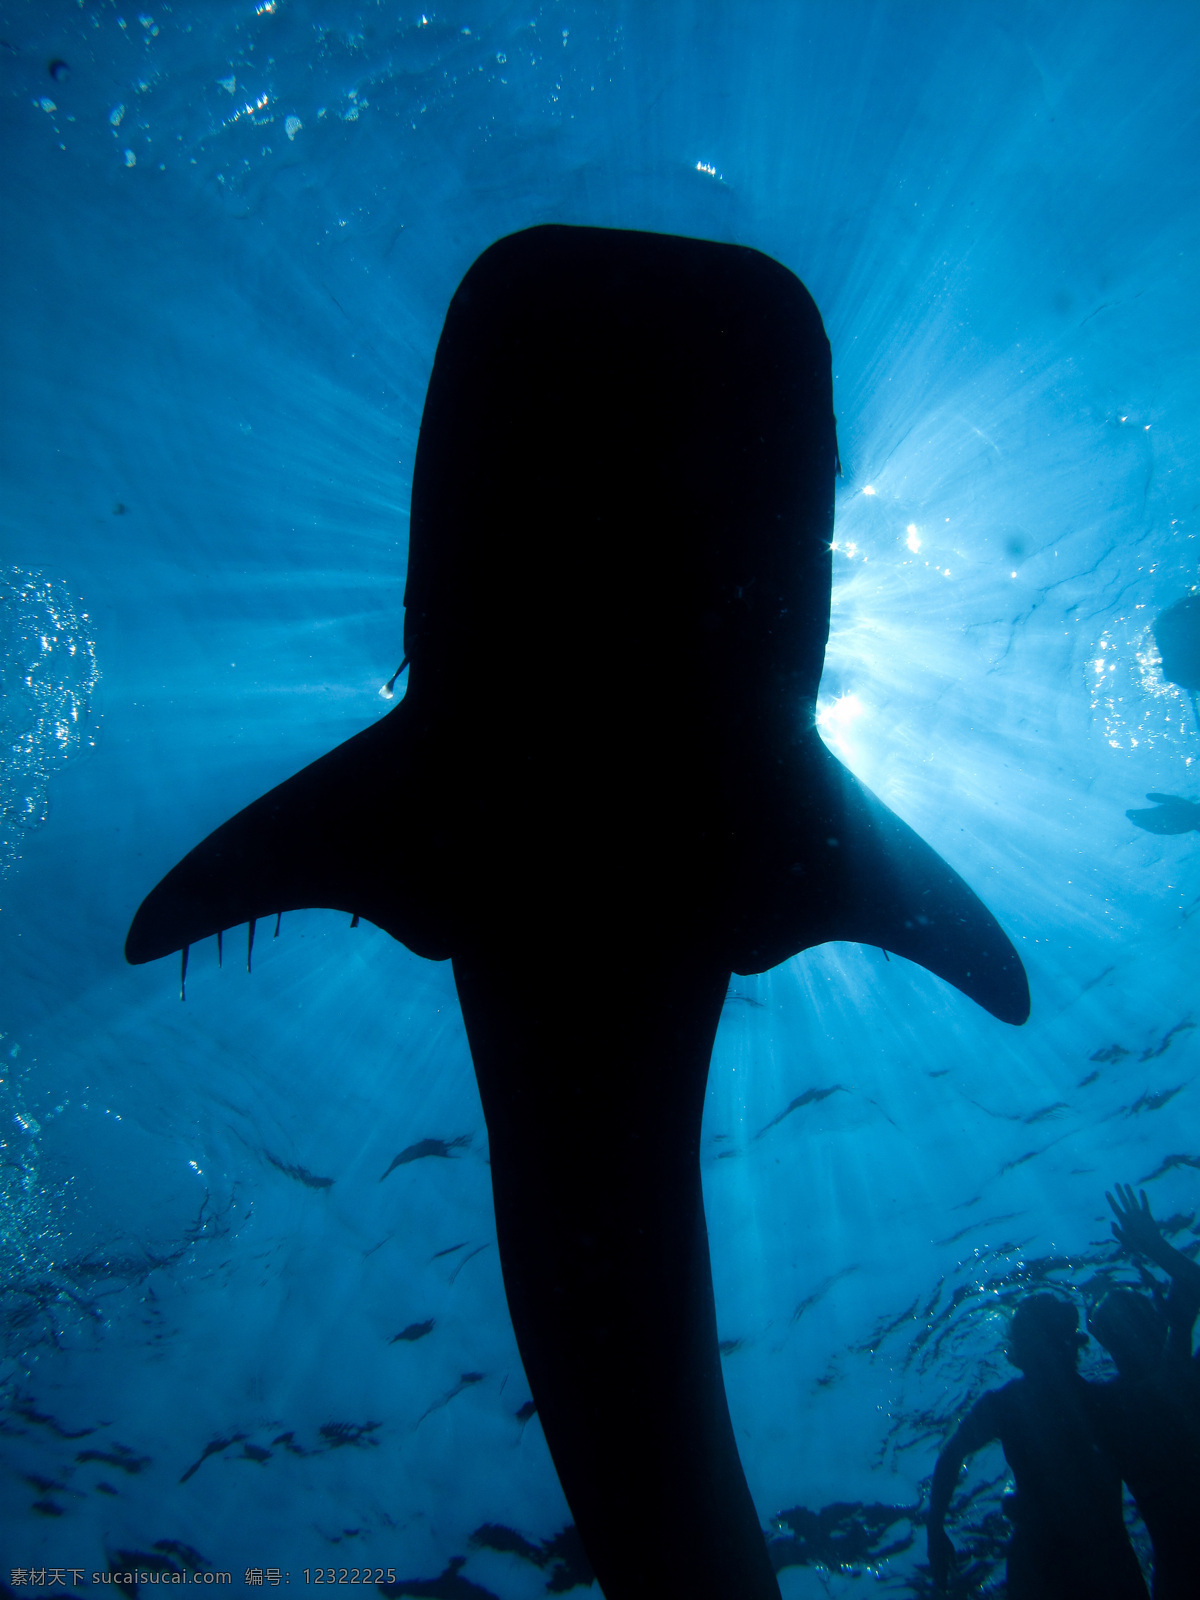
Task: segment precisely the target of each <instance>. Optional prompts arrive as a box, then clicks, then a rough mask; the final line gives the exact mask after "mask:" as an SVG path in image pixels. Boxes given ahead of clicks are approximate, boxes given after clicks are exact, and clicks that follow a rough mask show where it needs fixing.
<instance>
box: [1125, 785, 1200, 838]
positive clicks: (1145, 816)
mask: <svg viewBox="0 0 1200 1600" xmlns="http://www.w3.org/2000/svg"><path fill="white" fill-rule="evenodd" d="M1146 799H1147V800H1150V801H1152V802H1153V804H1154V810H1153V811H1127V812H1126V813H1125V815H1126V816H1127V817H1128V818H1129V820H1130V822H1136V823H1137V825H1138V827H1139V828H1145V830H1146V832H1147V833H1191V832H1192V831H1193V829H1194V830H1195V831H1196V832H1200V804H1197V802H1196V801H1195V800H1185V799H1184V798H1183V796H1182V795H1179V794H1148V795H1147V796H1146Z"/></svg>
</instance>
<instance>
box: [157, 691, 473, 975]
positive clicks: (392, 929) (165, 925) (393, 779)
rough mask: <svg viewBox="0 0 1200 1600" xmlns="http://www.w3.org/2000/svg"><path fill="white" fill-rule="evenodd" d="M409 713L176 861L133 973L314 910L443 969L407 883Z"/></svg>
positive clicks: (381, 724) (410, 875) (401, 709)
mask: <svg viewBox="0 0 1200 1600" xmlns="http://www.w3.org/2000/svg"><path fill="white" fill-rule="evenodd" d="M407 720H408V718H407V713H406V708H405V702H403V701H402V702H401V704H400V705H399V706H397V708H396V709H395V710H394V711H392V712H390V713H389V714H388V715H387V716H385V717H382V718H381V719H380V720H379V721H378V722H375V723H373V724H372V725H371V726H370V727H369V728H366V729H364V730H363V732H362V733H359V734H356V735H355V736H354V738H352V739H348V740H347V741H346V743H345V744H342V745H339V746H338V747H337V749H335V750H331V751H330V752H329V754H328V755H325V756H322V757H321V758H320V760H318V761H314V762H313V763H312V765H311V766H308V767H305V768H304V770H303V771H301V772H298V773H297V774H296V775H295V776H294V777H292V778H289V779H288V780H287V781H286V782H285V783H281V784H279V785H278V787H277V788H274V789H272V790H270V792H269V793H267V794H265V795H263V796H262V797H261V799H259V800H256V801H254V803H253V804H252V805H249V806H247V807H246V808H245V810H244V811H239V812H238V814H237V815H236V816H234V817H231V818H230V820H229V821H228V822H226V823H224V824H223V825H222V826H221V827H219V828H218V829H217V830H216V831H215V832H214V833H210V834H209V836H208V838H207V839H205V840H203V841H202V842H201V843H200V844H198V845H197V846H196V848H195V849H194V850H192V851H190V852H189V854H188V855H186V856H184V858H183V860H182V861H180V862H179V864H178V865H177V866H175V867H173V868H172V869H171V871H170V872H168V873H167V875H166V877H165V878H163V880H162V881H161V883H159V884H158V885H157V886H156V887H155V888H154V889H152V890H151V892H150V893H149V894H148V895H147V896H146V898H145V900H143V902H142V904H141V906H140V907H139V908H138V912H137V915H136V916H135V917H134V919H133V924H132V926H131V927H130V929H129V934H128V937H127V938H126V941H125V958H126V960H127V961H130V962H132V963H134V964H135V965H137V964H140V963H142V962H146V961H155V960H157V959H158V958H159V957H161V956H166V955H171V954H173V953H174V952H175V951H178V950H186V948H187V946H188V945H191V944H196V943H197V942H198V941H199V940H201V939H205V938H208V937H210V936H211V935H213V934H216V935H218V936H219V935H220V934H221V932H222V930H223V929H225V928H232V927H236V926H238V925H239V924H241V923H248V924H249V925H250V927H251V928H253V926H254V924H255V922H256V921H262V920H263V919H264V918H266V917H278V916H279V915H281V914H282V913H283V912H285V911H297V910H301V909H303V908H305V907H310V906H322V907H326V908H328V909H331V910H335V911H344V912H346V913H348V914H349V915H350V916H351V917H353V918H354V919H355V921H357V920H358V918H359V917H364V918H366V919H367V920H368V921H370V922H374V923H376V924H377V925H378V926H379V927H381V928H383V929H384V930H385V931H386V932H387V933H390V934H392V935H393V936H394V937H395V938H397V939H399V940H401V941H402V942H403V943H404V944H406V945H408V946H409V948H410V949H412V950H415V951H416V952H417V953H418V954H419V955H423V956H428V957H430V958H431V959H433V960H444V959H445V958H446V957H447V956H448V955H449V953H450V952H449V950H448V949H447V948H444V946H443V943H442V940H441V937H440V934H439V931H438V930H437V929H436V928H435V927H434V924H433V921H432V919H431V918H430V917H429V916H427V915H423V914H422V911H421V909H420V908H421V907H423V906H425V905H427V904H428V903H429V897H428V895H427V894H426V893H423V892H422V885H420V884H419V883H418V882H416V881H415V872H416V869H417V868H418V867H419V859H418V858H417V857H416V856H415V854H414V852H412V851H411V850H409V851H403V850H401V849H400V848H399V846H398V842H397V841H398V840H399V838H400V837H401V836H402V835H406V834H407V833H408V832H409V829H408V827H407V826H406V824H408V823H409V821H410V820H411V819H409V818H408V817H406V816H405V815H404V809H405V807H406V805H411V804H412V803H413V802H412V801H406V799H405V797H406V796H409V795H411V794H412V793H413V788H414V786H413V784H412V781H411V769H412V767H413V764H414V763H413V756H412V752H411V741H410V740H408V739H406V738H404V737H402V736H401V735H402V734H404V733H407V732H409V731H410V730H409V729H408V728H406V727H405V726H404V724H405V723H406V721H407Z"/></svg>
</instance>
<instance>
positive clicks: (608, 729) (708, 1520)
mask: <svg viewBox="0 0 1200 1600" xmlns="http://www.w3.org/2000/svg"><path fill="white" fill-rule="evenodd" d="M836 460H837V444H836V438H835V433H834V416H833V396H832V383H831V369H830V354H829V344H828V341H827V339H826V337H825V331H824V328H823V327H822V324H821V319H820V316H819V314H818V312H817V309H816V307H815V306H814V304H813V302H812V300H811V299H810V298H809V295H808V293H807V291H806V290H805V289H804V286H803V285H802V284H801V283H800V282H799V280H798V279H797V278H795V277H794V276H793V275H792V274H791V273H790V272H788V271H787V270H786V269H785V268H784V267H782V266H780V265H779V264H778V263H777V262H775V261H772V260H771V259H769V258H768V257H766V256H763V255H760V254H759V253H758V252H756V251H753V250H748V249H743V248H740V247H736V246H732V245H724V244H710V243H706V242H702V241H699V240H695V239H681V238H674V237H667V236H663V235H657V234H649V233H627V232H610V231H607V230H601V229H593V228H567V227H542V228H534V229H531V230H530V231H528V232H525V233H519V234H515V235H513V236H511V237H509V238H506V239H502V240H501V241H500V242H499V243H497V244H495V245H493V246H492V247H491V248H490V249H489V250H487V251H486V252H485V253H484V254H483V255H482V256H481V257H480V258H479V259H478V261H476V263H475V264H474V266H473V267H472V268H471V269H470V271H469V272H468V273H467V275H466V277H465V278H464V280H463V282H462V284H461V285H460V286H459V289H458V291H457V292H456V294H455V296H454V299H453V301H452V302H451V305H450V309H449V312H448V313H447V317H446V323H445V327H444V329H443V332H442V337H441V341H440V343H439V345H438V350H437V356H436V359H435V361H434V366H433V373H432V376H431V378H430V383H429V391H428V395H427V398H426V402H425V412H424V417H423V419H422V423H421V434H420V441H419V446H418V451H417V458H416V464H415V472H414V479H413V500H412V526H411V541H410V548H409V566H408V584H407V589H406V592H405V607H406V611H405V623H404V649H405V654H406V656H407V657H408V658H409V659H410V661H411V666H410V669H409V672H410V677H409V685H408V691H407V694H406V695H405V697H404V699H403V700H402V701H401V702H400V704H399V705H398V706H397V707H396V708H395V710H393V711H391V712H390V713H388V714H387V715H386V716H384V717H382V718H381V719H380V720H379V721H378V722H376V723H375V724H374V725H373V726H371V727H369V728H367V729H365V730H364V731H363V732H362V733H360V734H358V735H357V736H356V737H354V738H352V739H350V740H349V741H348V742H347V743H346V744H344V745H342V746H340V747H339V748H338V749H336V750H334V751H332V752H331V753H330V754H329V755H326V756H324V757H322V758H321V759H320V760H319V761H316V762H314V763H313V765H312V766H310V767H308V768H306V769H305V770H304V771H303V772H301V773H299V774H298V775H297V776H296V777H293V778H291V779H289V780H288V781H287V782H286V783H283V784H281V785H280V786H279V787H278V788H277V789H274V790H272V791H271V793H270V794H268V795H265V796H264V797H263V798H262V799H260V800H258V801H256V802H255V803H254V804H253V805H251V806H249V807H248V808H247V809H246V810H245V811H243V812H241V813H240V814H239V815H238V816H236V817H234V818H233V819H232V821H230V822H227V823H226V824H225V825H224V826H223V827H221V828H218V829H217V831H216V832H215V833H214V834H212V835H211V836H210V837H209V838H208V839H206V840H205V841H204V843H203V844H201V845H199V846H198V847H197V848H196V849H195V850H194V851H193V852H192V853H191V854H190V855H189V856H187V857H186V858H185V859H184V860H183V861H182V862H180V864H179V865H178V866H177V867H175V868H174V870H173V871H171V872H170V873H168V875H167V876H166V877H165V878H164V879H163V881H162V882H161V883H160V884H159V885H158V887H157V888H156V889H155V890H154V891H153V892H152V893H151V894H150V895H149V896H148V898H147V899H146V901H145V902H144V903H143V905H142V907H141V909H140V910H139V911H138V913H137V916H136V918H135V919H134V922H133V926H132V928H131V929H130V932H129V938H128V941H127V945H126V953H127V955H128V958H129V959H130V960H131V961H135V962H137V961H149V960H153V959H155V958H156V957H159V956H163V955H166V954H168V953H170V952H172V951H177V950H180V949H181V948H183V949H185V950H186V946H187V945H188V944H190V943H193V942H195V941H196V940H199V939H202V938H205V937H206V936H208V935H211V934H214V933H216V932H217V930H218V929H220V928H226V927H230V926H232V925H234V924H237V923H239V922H248V923H250V925H251V928H253V924H254V920H255V919H257V918H262V917H266V916H269V915H272V914H275V913H277V912H280V911H286V910H290V909H292V908H293V907H301V906H329V907H334V908H337V909H340V910H342V911H345V912H349V913H351V914H353V915H355V916H358V915H361V916H362V917H364V918H367V919H369V920H370V921H372V922H374V923H376V924H377V925H378V926H379V927H381V928H384V929H386V931H387V932H389V933H391V934H392V935H394V936H395V937H396V938H397V939H400V940H402V941H403V942H404V943H405V944H406V945H408V946H409V947H410V948H411V949H412V950H414V951H416V952H417V953H418V954H420V955H423V956H428V957H430V958H432V959H435V960H440V959H444V958H446V957H450V958H452V960H453V963H454V976H455V982H456V984H457V987H458V993H459V997H460V1000H461V1003H462V1010H463V1016H464V1019H465V1022H466V1028H467V1036H468V1039H469V1042H470V1046H471V1053H472V1056H473V1059H474V1063H475V1071H476V1075H477V1078H478V1083H479V1090H480V1095H481V1097H482V1102H483V1109H484V1114H485V1117H486V1119H487V1125H488V1133H489V1139H490V1156H491V1173H492V1188H493V1195H494V1200H495V1209H496V1229H497V1237H498V1243H499V1249H500V1257H501V1262H502V1266H503V1270H504V1282H505V1288H506V1291H507V1295H508V1304H509V1309H510V1311H511V1314H512V1320H513V1326H514V1328H515V1331H516V1336H517V1341H518V1344H519V1346H520V1351H521V1356H522V1359H523V1361H524V1364H525V1370H526V1374H527V1377H528V1380H529V1384H530V1387H531V1389H532V1392H533V1397H534V1400H535V1402H536V1404H537V1410H538V1415H539V1417H540V1419H541V1421H542V1424H543V1427H544V1429H545V1435H546V1439H547V1442H548V1444H549V1447H550V1451H551V1454H552V1456H553V1458H554V1463H555V1466H556V1468H557V1469H558V1473H559V1477H560V1479H561V1482H562V1486H563V1489H564V1491H565V1493H566V1497H567V1500H568V1501H569V1503H570V1506H571V1510H572V1513H573V1515H574V1517H575V1520H576V1523H577V1525H578V1528H579V1532H580V1535H581V1537H582V1539H583V1543H584V1546H585V1548H586V1550H587V1554H588V1557H589V1559H590V1561H591V1563H592V1565H593V1567H594V1568H595V1571H596V1573H597V1576H598V1579H599V1582H600V1584H601V1587H602V1588H603V1590H604V1593H605V1594H606V1595H607V1596H608V1597H609V1600H626V1597H634V1596H636V1597H642V1596H646V1597H650V1596H653V1597H655V1600H663V1597H668V1596H676V1595H678V1596H687V1597H688V1600H706V1597H712V1600H718V1597H719V1600H738V1597H745V1600H769V1597H775V1596H777V1595H778V1589H777V1585H776V1582H775V1577H774V1574H773V1573H772V1570H771V1564H770V1561H769V1559H768V1554H767V1549H766V1545H765V1541H764V1538H763V1534H762V1531H761V1528H760V1525H759V1522H758V1519H757V1516H756V1513H755V1510H754V1506H753V1503H752V1501H751V1498H750V1494H749V1490H748V1489H747V1486H746V1481H745V1478H744V1476H743V1473H742V1468H741V1464H740V1462H739V1459H738V1453H737V1447H736V1444H735V1442H734V1435H733V1428H732V1425H731V1423H730V1419H729V1413H728V1409H727V1407H726V1402H725V1392H724V1387H723V1382H722V1377H721V1363H720V1355H719V1352H718V1349H717V1329H716V1319H715V1314H714V1308H713V1290H712V1279H711V1273H710V1269H709V1257H708V1242H707V1235H706V1232H705V1221H704V1208H703V1202H702V1198H701V1187H700V1163H699V1141H700V1119H701V1113H702V1110H703V1105H704V1094H705V1082H706V1077H707V1072H708V1063H709V1056H710V1053H711V1050H712V1044H713V1039H714V1036H715V1034H716V1029H717V1023H718V1020H719V1017H720V1014H721V1006H722V1002H723V999H724V996H725V991H726V987H727V983H728V979H729V975H730V972H731V970H736V971H738V972H740V973H751V972H761V971H764V970H765V969H766V968H768V967H771V966H773V965H775V964H776V963H777V962H780V961H783V960H786V959H787V958H788V957H789V956H791V955H793V954H795V953H796V952H797V951H800V950H804V949H807V948H808V947H809V946H812V945H816V944H820V943H822V942H823V941H825V940H830V939H848V940H858V941H862V942H864V943H869V944H873V945H882V946H885V947H886V948H887V949H888V950H890V951H892V952H893V953H896V954H899V955H902V956H906V957H908V958H909V959H910V960H912V961H915V962H918V963H920V964H921V965H922V966H924V967H926V968H928V969H929V970H930V971H931V972H934V973H937V974H938V975H939V976H941V977H942V978H944V979H946V980H947V981H948V982H950V983H952V984H954V985H955V986H956V987H958V988H959V989H961V990H962V991H963V992H964V993H965V994H967V995H969V996H971V997H972V998H973V999H974V1000H976V1001H978V1002H979V1003H980V1004H981V1005H983V1006H984V1007H986V1008H987V1009H988V1010H989V1011H991V1012H992V1013H993V1014H994V1015H996V1016H997V1017H999V1018H1002V1019H1003V1020H1005V1021H1008V1022H1013V1023H1019V1022H1023V1021H1024V1020H1025V1017H1026V1016H1027V1015H1028V1010H1029V993H1028V988H1027V985H1026V981H1025V974H1024V971H1023V969H1022V967H1021V963H1020V961H1019V960H1018V958H1017V955H1016V953H1015V952H1014V950H1013V948H1012V946H1011V945H1010V944H1009V942H1008V940H1007V939H1006V938H1005V936H1004V934H1003V933H1002V932H1001V930H1000V928H999V927H998V926H997V924H996V922H995V921H994V920H993V918H992V917H991V916H990V914H989V913H988V912H987V911H986V910H985V908H984V907H983V906H982V905H981V904H980V902H979V901H978V900H977V899H976V897H975V896H974V895H973V894H972V893H971V891H970V890H969V889H968V888H967V887H966V885H965V884H964V883H963V882H962V880H961V879H960V878H958V877H957V876H956V874H955V873H954V872H953V871H951V869H950V868H949V867H948V866H947V865H946V864H945V862H943V861H942V860H941V859H940V858H939V857H938V856H937V855H936V854H935V853H934V852H933V851H932V850H931V849H930V848H929V847H928V846H927V845H926V844H924V843H923V842H922V841H921V840H920V839H919V838H918V837H917V836H916V834H915V833H913V832H912V831H911V830H910V829H909V828H908V827H906V826H905V824H904V823H903V822H901V821H900V820H899V819H898V818H897V817H896V816H894V815H893V814H892V813H891V812H890V811H889V810H888V809H887V808H886V807H885V806H883V805H882V804H881V803H880V802H879V801H878V800H877V799H876V798H875V797H874V796H873V795H871V794H870V793H869V792H868V791H867V790H866V789H864V788H863V787H862V786H861V785H860V784H859V783H858V782H857V780H856V779H855V778H854V777H853V776H852V775H851V774H850V773H849V772H847V771H846V770H845V769H844V768H843V767H842V766H841V765H840V764H839V763H838V762H837V761H836V760H835V759H834V758H833V757H832V756H831V755H830V754H829V752H828V751H827V750H826V749H825V747H824V746H823V745H822V743H821V740H820V738H819V737H818V734H817V731H816V727H815V721H814V701H815V697H816V692H817V684H818V681H819V679H820V676H821V667H822V661H823V658H824V650H825V641H826V635H827V632H828V626H829V595H830V575H831V567H830V562H831V556H830V540H831V536H832V524H833V485H834V472H835V463H836ZM364 1003H366V1002H365V1001H364Z"/></svg>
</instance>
